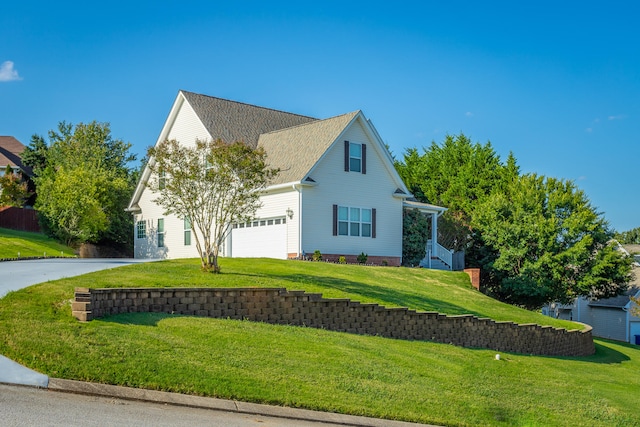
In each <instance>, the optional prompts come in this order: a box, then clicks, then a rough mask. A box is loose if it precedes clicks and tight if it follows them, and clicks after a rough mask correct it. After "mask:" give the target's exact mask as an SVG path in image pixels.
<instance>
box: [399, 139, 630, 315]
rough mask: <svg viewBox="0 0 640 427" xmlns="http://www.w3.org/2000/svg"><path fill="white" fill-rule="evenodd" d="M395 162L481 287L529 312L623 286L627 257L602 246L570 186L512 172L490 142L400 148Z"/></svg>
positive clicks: (604, 241) (595, 224) (594, 216)
mask: <svg viewBox="0 0 640 427" xmlns="http://www.w3.org/2000/svg"><path fill="white" fill-rule="evenodd" d="M396 167H397V169H398V172H399V174H400V176H401V177H402V178H403V179H404V180H405V183H406V184H407V186H408V187H409V188H410V190H411V191H412V192H413V194H414V195H415V196H416V197H417V198H418V200H420V201H423V202H427V203H434V204H437V205H441V206H444V207H447V208H448V209H449V210H448V211H447V212H446V213H445V215H444V216H443V217H442V218H443V221H442V222H441V223H439V234H440V236H439V241H440V242H441V243H443V244H444V245H445V246H448V247H450V248H455V249H464V250H465V259H466V265H467V266H471V267H481V268H482V276H481V277H482V280H481V282H482V287H483V289H484V290H486V291H487V292H488V293H491V294H492V295H494V296H496V297H498V298H500V299H501V300H503V301H507V302H510V303H513V304H517V305H520V306H524V307H528V308H538V307H540V306H541V305H543V304H544V303H546V302H550V301H562V302H568V301H570V300H572V299H573V298H574V297H576V296H579V295H589V296H593V297H607V296H613V295H616V294H618V293H620V292H622V291H623V290H624V288H625V284H626V282H627V281H628V279H629V271H630V259H629V258H624V257H623V256H622V255H621V254H620V253H619V252H618V251H616V250H615V249H614V247H613V246H612V245H609V243H608V242H609V241H610V239H611V237H612V233H611V232H610V230H609V228H608V226H607V223H606V221H605V220H604V218H603V217H602V215H600V214H599V213H598V212H596V210H595V209H594V208H593V207H592V206H591V205H590V203H589V200H588V199H587V197H586V195H585V194H584V193H583V192H582V191H580V190H579V189H577V188H576V187H575V185H574V184H573V183H572V182H569V181H562V180H557V179H553V178H545V177H541V176H536V175H525V176H522V175H521V174H520V170H519V167H518V166H517V163H516V159H515V157H514V156H513V154H510V155H509V157H508V158H507V160H506V162H504V163H503V162H502V161H501V160H500V158H499V156H498V155H497V154H496V153H495V151H494V150H493V147H492V146H491V144H490V143H487V144H485V145H481V144H478V143H473V142H471V140H470V139H469V138H467V137H466V136H464V135H462V134H461V135H458V136H447V137H446V138H445V140H444V142H443V143H442V144H437V143H435V142H434V143H432V144H431V146H430V147H429V148H426V149H424V150H423V152H422V153H420V152H418V150H417V149H415V148H412V149H409V150H407V152H406V153H405V156H404V159H403V161H401V162H396ZM440 224H442V226H440Z"/></svg>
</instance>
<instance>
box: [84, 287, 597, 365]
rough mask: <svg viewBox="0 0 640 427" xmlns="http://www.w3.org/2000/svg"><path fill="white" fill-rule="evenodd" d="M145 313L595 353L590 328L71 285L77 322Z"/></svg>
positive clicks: (258, 291)
mask: <svg viewBox="0 0 640 427" xmlns="http://www.w3.org/2000/svg"><path fill="white" fill-rule="evenodd" d="M146 312H153V313H171V314H183V315H194V316H204V317H215V318H225V319H227V318H229V319H239V320H242V319H245V320H251V321H256V322H266V323H273V324H286V325H298V326H308V327H313V328H322V329H327V330H331V331H341V332H350V333H354V334H362V335H378V336H383V337H388V338H399V339H407V340H425V341H434V342H439V343H445V344H454V345H458V346H462V347H475V348H488V349H493V350H498V351H507V352H514V353H523V354H535V355H547V356H587V355H591V354H593V353H594V352H595V346H594V344H593V338H592V336H591V328H590V327H588V328H587V329H586V330H582V331H567V330H566V329H558V328H553V327H550V326H540V325H535V324H526V325H518V324H516V323H512V322H496V321H494V320H491V319H482V318H478V317H476V316H473V315H464V316H447V315H444V314H439V313H436V312H416V311H414V310H409V309H407V308H385V307H382V306H380V305H378V304H361V303H359V302H357V301H351V300H349V299H325V298H322V295H321V294H310V293H306V292H304V291H287V290H286V289H282V288H128V289H122V288H108V289H87V288H77V289H76V291H75V300H74V302H73V304H72V314H73V316H74V317H76V318H77V319H78V320H81V321H89V320H92V319H95V318H99V317H103V316H109V315H113V314H119V313H146Z"/></svg>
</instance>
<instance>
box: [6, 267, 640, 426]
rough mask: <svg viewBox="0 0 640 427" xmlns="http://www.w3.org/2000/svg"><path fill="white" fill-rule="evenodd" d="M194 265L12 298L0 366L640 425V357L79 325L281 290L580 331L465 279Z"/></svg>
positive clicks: (166, 325) (430, 418)
mask: <svg viewBox="0 0 640 427" xmlns="http://www.w3.org/2000/svg"><path fill="white" fill-rule="evenodd" d="M222 268H223V274H222V275H211V274H204V273H200V271H199V270H198V264H197V262H196V261H194V260H188V261H168V262H159V263H150V264H143V265H134V266H128V267H124V268H120V269H113V270H106V271H102V272H99V273H93V274H89V275H86V276H82V277H79V278H73V279H64V280H59V281H55V282H48V283H44V284H41V285H37V286H34V287H30V288H27V289H24V290H22V291H18V292H12V293H9V294H8V295H7V296H6V297H5V298H3V299H0V354H3V355H5V356H7V357H10V358H13V359H14V360H17V361H19V362H20V363H23V364H25V365H27V366H29V367H31V368H34V369H36V370H38V371H40V372H43V373H46V374H48V375H50V376H53V377H59V378H68V379H78V380H85V381H93V382H103V383H109V384H119V385H128V386H133V387H144V388H149V389H157V390H168V391H176V392H181V393H191V394H196V395H204V396H215V397H220V398H230V399H238V400H243V401H251V402H264V403H271V404H278V405H287V406H292V407H302V408H309V409H317V410H323V411H335V412H343V413H349V414H357V415H366V416H373V417H381V418H389V419H402V420H407V421H416V422H424V423H432V424H440V425H474V426H475V425H503V426H511V425H554V426H555V425H567V426H569V425H571V426H580V425H584V426H612V425H620V426H630V425H640V413H639V412H638V411H637V399H638V396H639V395H640V375H638V372H640V352H639V351H638V349H637V347H635V346H630V345H625V344H620V343H615V342H610V341H603V340H597V341H596V348H597V352H596V354H595V355H593V356H590V357H582V358H560V357H534V356H526V355H518V354H504V353H503V354H502V358H501V360H499V361H498V360H495V357H494V356H495V351H490V350H483V349H464V348H460V347H455V346H450V345H444V344H435V343H430V342H412V341H402V340H393V339H386V338H380V337H367V336H357V335H351V334H346V333H338V332H330V331H324V330H317V329H312V328H301V327H290V326H278V325H268V324H262V323H252V322H248V321H234V320H222V319H206V318H194V317H186V316H174V315H168V314H148V313H145V314H129V315H119V316H113V317H108V318H104V319H100V320H94V321H92V322H88V323H79V322H77V321H76V320H75V319H73V318H72V317H71V308H70V301H71V299H72V298H73V288H74V287H76V286H89V287H116V286H117V287H121V286H122V287H128V286H136V287H140V286H160V287H162V286H214V287H219V286H220V287H222V286H275V287H286V288H287V289H291V290H294V289H303V290H306V291H309V292H321V293H323V294H324V295H325V296H327V297H349V298H352V299H355V300H359V301H362V302H378V303H381V304H384V305H386V306H408V307H410V308H414V309H418V310H429V311H431V310H433V311H440V312H444V313H448V314H461V313H474V314H477V315H480V316H483V317H491V318H495V319H498V320H516V321H518V322H520V323H530V322H539V323H544V324H553V325H555V326H558V325H560V324H563V325H566V326H570V327H571V326H572V325H575V324H571V323H569V322H558V321H556V320H554V319H550V318H548V317H543V316H540V315H539V314H536V313H531V312H527V311H524V310H519V309H516V308H514V307H510V306H507V305H504V304H501V303H498V302H496V301H494V300H491V299H490V298H487V297H485V296H483V295H481V294H479V293H478V292H476V291H475V290H473V289H472V288H471V287H470V285H469V282H468V278H467V276H466V275H465V274H464V273H447V272H439V271H429V270H421V269H405V268H392V267H387V268H384V267H363V266H354V265H333V264H325V263H310V262H299V261H275V260H239V259H224V260H222Z"/></svg>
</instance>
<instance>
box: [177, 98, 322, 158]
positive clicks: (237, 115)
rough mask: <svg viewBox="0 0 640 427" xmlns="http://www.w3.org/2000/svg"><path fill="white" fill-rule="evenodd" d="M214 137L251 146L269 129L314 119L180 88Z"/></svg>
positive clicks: (273, 129) (295, 124)
mask: <svg viewBox="0 0 640 427" xmlns="http://www.w3.org/2000/svg"><path fill="white" fill-rule="evenodd" d="M180 92H181V93H182V94H183V95H184V97H185V98H186V100H187V102H188V103H189V104H190V105H191V107H192V108H193V109H194V111H195V112H196V114H197V115H198V117H199V118H200V120H201V121H202V124H203V125H204V126H205V128H206V129H207V131H208V132H209V134H210V135H211V137H212V138H214V139H218V138H220V139H222V140H223V141H224V142H229V143H230V142H235V141H242V142H244V143H246V144H248V145H250V146H252V147H254V148H255V147H256V146H257V144H258V137H259V136H260V135H261V134H263V133H267V132H272V131H275V130H280V129H285V128H289V127H292V126H297V125H300V124H303V123H309V122H313V121H315V120H317V119H315V118H313V117H307V116H301V115H298V114H292V113H286V112H284V111H278V110H272V109H269V108H263V107H257V106H255V105H249V104H243V103H241V102H236V101H229V100H226V99H221V98H215V97H213V96H207V95H200V94H197V93H193V92H186V91H184V90H183V91H180Z"/></svg>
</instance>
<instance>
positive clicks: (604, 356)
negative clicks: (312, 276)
mask: <svg viewBox="0 0 640 427" xmlns="http://www.w3.org/2000/svg"><path fill="white" fill-rule="evenodd" d="M178 317H181V318H184V317H198V316H188V315H182V314H170V313H123V314H115V315H113V316H107V317H102V318H100V319H96V320H94V322H98V321H102V322H107V323H117V324H120V325H137V326H155V327H157V326H158V323H160V322H161V321H162V320H165V319H175V318H178ZM223 320H224V319H223ZM388 339H394V338H388ZM407 341H409V340H407ZM425 342H431V341H429V340H425ZM594 343H595V347H596V352H595V354H593V355H591V356H581V357H571V356H537V355H527V354H521V353H511V354H513V355H517V356H519V357H544V358H550V359H563V360H568V361H576V362H589V363H596V364H607V365H611V364H619V363H622V362H628V361H630V360H631V358H630V357H629V356H628V355H626V354H624V353H622V352H620V351H618V350H615V349H614V348H612V347H611V346H609V345H608V344H613V345H622V346H625V347H629V348H631V349H634V350H635V348H633V346H631V344H627V343H621V342H615V341H609V340H603V339H597V340H595V341H594ZM460 348H462V347H460ZM467 350H483V351H486V350H490V349H487V348H470V347H467ZM501 360H502V361H507V362H508V361H509V356H504V353H503V357H502V358H501Z"/></svg>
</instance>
